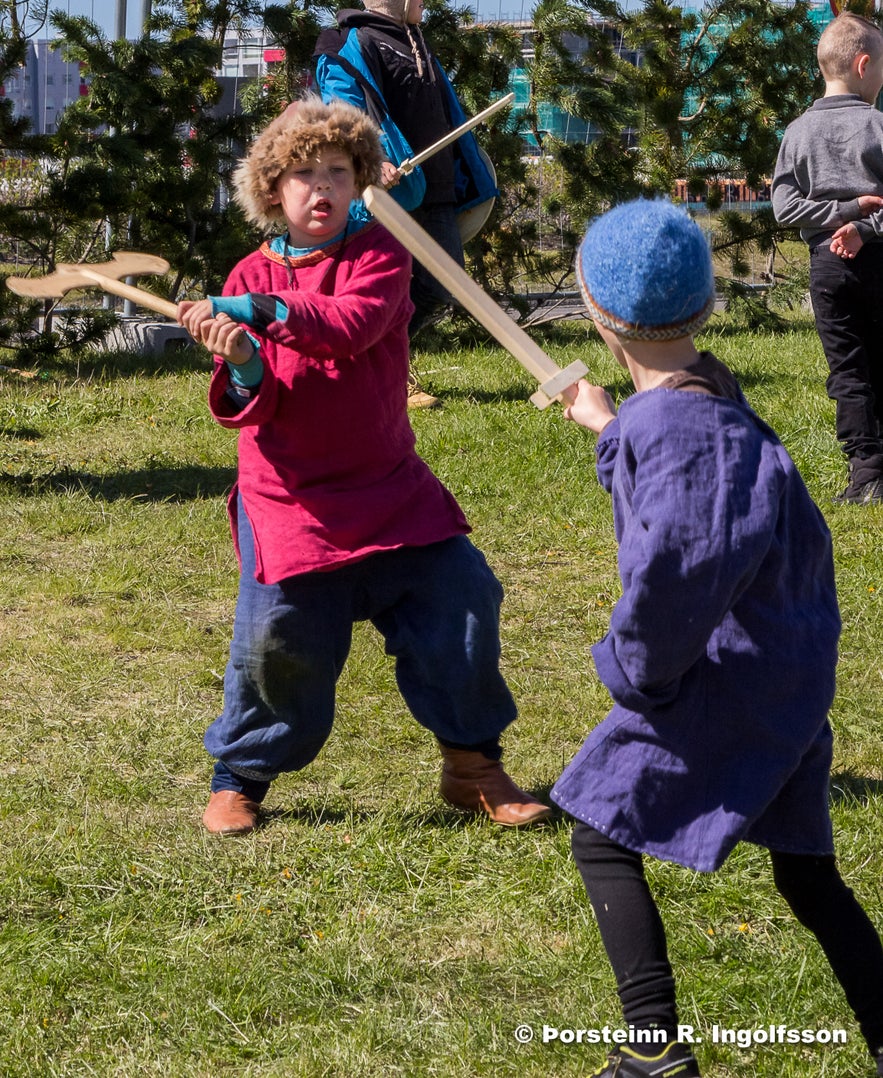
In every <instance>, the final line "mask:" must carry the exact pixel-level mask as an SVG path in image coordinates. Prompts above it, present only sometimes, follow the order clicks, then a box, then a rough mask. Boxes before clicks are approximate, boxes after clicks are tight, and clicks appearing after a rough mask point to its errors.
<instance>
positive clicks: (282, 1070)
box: [0, 324, 883, 1078]
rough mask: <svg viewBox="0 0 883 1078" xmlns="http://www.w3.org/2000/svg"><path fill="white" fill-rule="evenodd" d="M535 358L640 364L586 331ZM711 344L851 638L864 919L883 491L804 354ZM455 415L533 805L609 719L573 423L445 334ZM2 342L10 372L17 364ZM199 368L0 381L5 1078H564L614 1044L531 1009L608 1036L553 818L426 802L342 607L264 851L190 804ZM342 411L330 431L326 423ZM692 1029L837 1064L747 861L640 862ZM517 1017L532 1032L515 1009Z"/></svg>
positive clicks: (604, 988) (834, 1023)
mask: <svg viewBox="0 0 883 1078" xmlns="http://www.w3.org/2000/svg"><path fill="white" fill-rule="evenodd" d="M543 343H544V346H545V347H546V348H547V350H548V351H549V352H550V353H551V354H552V355H553V357H554V358H555V359H556V361H557V362H558V363H560V364H561V365H562V366H563V365H565V364H566V363H569V362H571V361H572V360H574V359H576V358H578V357H579V358H584V359H585V360H586V361H587V362H588V363H589V366H590V368H591V370H592V372H593V376H594V377H595V378H596V379H597V380H599V381H601V382H603V383H604V384H605V385H607V386H608V387H610V388H611V391H612V392H613V393H614V395H615V396H622V395H624V394H625V393H627V392H628V387H627V384H626V379H625V376H624V375H623V374H622V373H621V372H619V370H618V369H617V368H616V367H615V365H614V364H613V363H612V361H611V360H610V359H608V358H607V357H606V355H605V353H604V352H603V349H602V346H601V344H600V342H599V341H598V339H597V337H596V336H594V335H593V334H591V335H590V334H589V332H588V330H587V324H575V325H569V326H563V327H558V328H556V329H553V330H551V331H550V332H549V334H548V336H547V337H546V338H545V339H544V341H543ZM700 343H701V344H702V345H703V346H705V347H711V348H713V349H714V350H715V351H717V353H718V354H719V355H720V357H721V358H722V359H724V360H725V361H727V362H729V363H730V364H731V365H732V366H733V367H734V369H735V370H736V372H737V373H738V374H739V376H740V378H741V380H742V383H743V386H744V388H745V391H746V393H747V395H748V397H749V399H750V400H751V401H752V402H753V404H754V405H755V407H756V408H757V409H758V411H759V412H760V413H761V414H762V415H763V416H764V417H765V418H767V419H768V420H769V421H770V422H772V424H773V425H774V426H775V427H776V428H777V429H778V430H779V432H780V434H781V436H782V438H783V440H784V442H785V444H786V445H787V447H788V448H789V449H790V451H791V452H792V454H793V455H794V457H795V459H796V460H797V462H798V464H799V465H800V467H801V469H802V471H803V473H804V475H805V478H806V480H807V482H808V484H809V486H810V489H811V491H812V492H813V494H814V495H815V496H816V498H817V499H818V501H819V503H820V505H821V506H822V508H823V511H824V512H825V515H826V517H827V519H828V521H829V523H830V526H831V528H832V531H833V533H834V537H835V544H836V547H835V548H836V556H837V566H838V578H839V588H840V597H841V603H842V608H843V618H844V635H843V641H842V661H841V669H840V682H839V693H838V697H837V701H836V704H835V708H834V712H833V715H832V720H833V723H834V726H835V730H836V734H837V751H836V758H835V781H834V788H833V791H832V798H833V801H832V803H833V812H834V819H835V827H836V833H837V839H838V842H839V848H840V857H841V862H842V867H843V871H844V874H845V875H846V877H847V879H848V880H849V882H850V883H851V885H852V886H854V888H855V889H856V891H857V893H858V894H859V896H860V897H861V898H862V900H863V901H864V903H865V904H866V906H867V908H868V909H869V911H870V913H871V915H872V917H873V918H874V920H875V923H876V924H877V925H878V927H879V928H881V929H883V911H881V874H880V865H881V861H883V804H881V791H883V767H881V749H880V746H881V741H883V669H881V653H883V621H881V595H883V553H881V550H883V541H881V537H883V509H881V508H865V507H851V506H846V507H835V506H833V505H832V504H831V500H830V499H831V495H832V494H834V493H836V492H837V491H838V490H839V489H840V488H841V487H842V486H843V485H844V481H845V468H844V466H843V463H842V460H841V458H840V454H839V450H838V448H837V446H836V443H835V441H834V438H833V408H832V406H831V404H830V402H829V401H828V400H827V399H826V397H825V395H824V387H823V382H824V375H823V360H822V355H821V349H820V347H819V345H818V341H817V338H816V337H815V334H814V332H813V331H812V330H811V328H809V327H808V326H804V325H798V326H797V327H796V328H795V330H794V331H793V332H792V333H790V334H789V335H786V336H779V337H748V336H746V335H742V334H739V333H737V332H731V331H727V330H725V329H722V328H717V329H715V328H714V324H713V325H712V328H711V329H710V330H709V332H707V333H706V334H705V335H704V336H703V337H702V338H701V341H700ZM418 360H419V366H420V369H421V374H422V380H423V381H424V382H425V384H426V385H427V386H428V387H429V388H431V389H432V390H434V391H435V392H437V393H438V394H439V395H440V396H441V397H442V399H443V401H444V408H443V409H442V410H439V411H430V412H423V413H418V414H415V415H414V416H413V421H414V425H415V428H416V430H417V434H418V438H419V445H420V449H421V452H422V453H423V455H424V456H425V457H426V458H427V460H428V461H429V462H430V463H431V464H432V466H433V467H434V468H435V469H436V471H437V472H438V474H439V475H440V476H441V477H442V478H443V479H444V480H445V481H446V482H447V483H448V484H449V486H450V487H451V489H452V490H453V491H454V492H455V493H456V495H457V496H458V498H459V499H460V501H461V503H462V505H463V506H464V508H465V510H466V511H467V513H468V515H469V517H470V519H471V521H472V523H473V525H474V528H475V531H474V539H475V541H476V543H477V544H478V546H479V547H480V548H481V549H482V550H483V551H484V552H485V554H486V555H487V557H488V559H489V561H490V562H491V564H492V566H493V567H494V569H495V570H496V572H497V574H498V575H499V577H500V578H501V580H502V581H503V583H504V585H505V587H506V592H507V600H506V604H505V606H504V615H503V638H504V663H505V670H506V674H507V676H508V678H509V680H510V683H511V686H512V688H513V691H514V693H515V695H516V698H517V700H518V702H519V706H520V710H521V716H520V718H519V720H518V722H517V723H516V724H515V725H514V726H513V727H512V728H511V730H510V731H509V732H508V733H507V735H506V738H505V747H506V760H507V763H508V767H509V769H510V771H511V772H512V773H513V775H514V776H515V777H516V779H517V780H519V781H520V782H522V784H523V785H525V786H527V787H529V788H531V789H534V790H536V791H538V792H539V793H540V794H541V795H544V794H545V793H546V792H547V790H548V788H549V787H550V786H551V785H552V783H553V782H554V780H555V779H556V777H557V776H558V774H559V772H560V771H561V769H562V766H563V765H564V764H565V763H566V762H567V761H568V760H569V759H570V758H571V756H572V755H573V753H574V752H575V751H576V749H577V748H578V746H579V745H580V744H581V742H582V740H583V738H584V736H585V734H586V732H587V731H588V730H589V728H590V727H591V726H593V725H594V724H595V723H596V722H598V721H599V720H600V719H601V718H602V717H603V715H604V714H605V710H606V708H607V696H606V692H605V690H604V689H603V687H602V686H601V685H600V684H599V683H598V681H597V680H596V678H595V676H594V672H593V667H592V664H591V660H590V655H589V647H590V645H591V644H592V643H593V642H594V641H595V640H596V639H597V638H598V637H599V636H600V635H601V634H602V633H603V632H604V628H605V625H606V623H607V620H608V617H609V613H610V609H611V607H612V605H613V603H614V602H615V600H616V596H617V592H618V582H617V576H616V566H615V559H616V548H615V542H614V538H613V533H612V526H611V514H610V507H609V501H608V498H607V496H606V495H605V494H604V493H603V491H601V489H600V488H599V487H598V486H597V483H596V481H595V478H594V466H593V445H594V439H593V438H592V437H591V436H590V435H588V434H587V433H586V432H585V431H583V430H581V429H580V428H578V427H576V426H574V425H573V424H567V423H564V422H562V420H561V416H560V410H559V409H558V408H557V407H553V408H552V409H549V410H548V411H546V412H539V411H537V410H535V409H534V408H533V407H532V406H531V405H530V404H529V403H528V402H527V397H528V396H529V393H530V392H532V389H533V388H534V387H533V386H532V385H531V382H530V379H529V378H528V377H527V376H526V375H524V374H523V373H522V372H521V371H520V369H519V368H518V367H517V365H516V364H515V362H514V361H513V360H511V359H510V358H509V357H508V356H507V355H505V354H504V353H502V352H501V351H500V350H498V349H495V348H490V347H487V346H483V345H477V346H473V345H472V344H471V343H470V342H468V341H462V342H460V343H458V341H457V339H456V338H455V337H454V335H453V333H449V334H448V335H447V339H446V341H445V342H444V346H443V347H442V346H441V345H440V346H439V348H438V350H435V351H431V352H430V351H424V352H422V353H421V354H420V355H419V356H418ZM10 362H13V363H14V360H10ZM207 367H208V363H207V360H206V357H204V356H201V355H200V354H198V353H195V352H194V353H187V354H179V355H178V356H176V357H172V358H170V359H169V360H168V362H167V363H166V364H164V363H163V362H158V363H157V364H156V365H155V366H151V367H148V364H147V361H145V360H144V359H139V360H133V359H120V360H119V361H116V360H113V361H107V360H103V361H102V363H100V364H98V365H97V366H95V367H94V368H91V367H88V366H87V365H84V364H81V365H80V367H79V369H78V371H73V370H71V371H65V369H64V368H63V367H59V368H57V369H55V370H52V371H48V372H44V373H43V374H42V376H41V377H39V378H34V379H26V378H22V377H20V376H18V375H15V374H9V373H7V374H3V373H2V372H0V391H2V392H0V452H2V458H3V467H2V477H0V478H2V482H0V528H2V535H3V538H4V542H3V548H2V552H0V559H2V567H3V573H2V577H0V607H2V621H0V634H2V654H3V656H4V664H3V681H2V719H0V721H2V723H3V727H4V729H3V737H2V739H0V766H2V771H3V774H4V782H3V787H2V795H0V866H2V867H0V908H2V914H3V920H2V927H0V1000H2V1004H0V1008H2V1011H0V1013H2V1019H3V1021H2V1029H3V1036H2V1038H0V1073H2V1074H3V1075H5V1076H8V1078H20V1076H21V1078H23V1076H34V1078H46V1076H74V1075H76V1076H81V1075H84V1076H93V1075H94V1076H111V1075H112V1076H119V1078H123V1076H124V1078H133V1076H135V1075H138V1076H147V1075H163V1076H170V1078H197V1076H198V1078H214V1076H219V1078H220V1076H230V1078H233V1076H237V1078H238V1076H248V1078H257V1076H262V1078H263V1076H280V1078H281V1076H283V1075H284V1076H297V1078H320V1076H335V1078H397V1076H405V1078H412V1076H413V1078H418V1076H430V1075H431V1076H440V1078H469V1076H474V1075H476V1076H477V1075H489V1076H510V1075H511V1076H513V1078H516V1076H517V1078H569V1076H577V1075H584V1074H587V1073H589V1072H591V1070H592V1069H593V1067H594V1066H597V1065H599V1063H600V1060H601V1057H602V1056H603V1049H602V1048H599V1047H598V1046H597V1045H596V1046H591V1045H578V1044H564V1043H561V1042H560V1041H557V1042H550V1043H542V1028H543V1026H544V1025H547V1026H553V1027H557V1028H568V1029H578V1028H582V1029H600V1028H602V1027H603V1026H604V1025H605V1024H607V1025H609V1026H611V1027H612V1028H617V1029H618V1028H620V1026H621V1021H620V1018H619V1011H618V1006H617V1000H616V996H615V992H614V988H613V984H612V977H611V975H610V973H609V970H608V967H607V964H606V959H605V958H604V956H603V953H602V950H601V946H600V942H599V939H598V935H597V932H596V929H595V927H594V923H593V918H592V915H591V912H590V910H589V908H588V904H587V902H586V900H585V896H584V893H583V891H582V885H581V883H580V882H579V879H578V877H577V874H576V871H575V869H574V866H573V864H572V861H571V859H570V854H569V841H568V840H569V828H568V825H567V823H566V821H564V820H562V819H557V820H556V821H555V822H553V823H552V824H551V825H549V826H546V827H545V828H542V829H537V830H534V831H528V832H525V833H517V832H513V831H509V830H505V829H498V828H495V827H494V826H493V825H490V824H486V823H484V822H482V821H476V820H471V819H464V818H463V817H461V816H460V815H458V814H456V813H455V812H453V811H449V810H448V809H447V808H446V807H445V806H444V805H442V804H441V803H440V801H439V799H438V797H437V795H436V789H435V788H436V783H437V775H438V770H439V761H438V758H437V753H436V750H435V747H434V744H433V742H432V739H431V738H430V737H429V735H428V734H427V733H426V732H425V731H424V730H422V729H421V728H419V727H418V726H417V725H416V724H415V723H414V722H413V720H412V719H411V718H410V717H409V715H408V714H407V712H406V710H405V708H404V705H403V704H402V701H401V699H400V698H399V697H398V695H397V693H396V690H395V685H394V680H393V674H392V669H391V667H390V663H389V660H387V658H386V657H385V656H384V654H383V649H382V646H381V645H380V642H379V640H378V638H377V637H376V635H375V634H373V632H372V631H371V630H369V629H367V628H365V627H363V626H362V627H360V629H359V631H358V632H357V633H356V638H355V644H354V649H353V653H352V655H351V658H350V661H349V664H348V666H347V669H346V671H345V674H344V677H343V679H342V681H341V684H340V693H339V715H338V720H337V725H336V728H335V732H334V735H333V737H332V739H331V741H330V742H329V744H328V745H327V747H326V749H325V750H324V752H323V753H322V755H321V756H320V758H319V760H318V761H317V762H316V763H315V764H314V765H313V766H311V767H310V768H309V769H308V770H307V771H305V772H304V773H302V774H300V775H293V776H289V777H287V778H284V779H281V780H279V781H278V782H277V783H276V784H275V786H274V789H273V790H272V791H271V793H270V796H269V798H268V801H267V803H266V805H267V809H268V818H267V822H266V825H265V826H264V827H262V828H261V829H260V830H259V831H258V832H257V833H256V834H255V835H254V836H252V837H250V838H247V839H239V840H218V839H215V838H212V837H211V836H209V835H207V834H205V833H204V832H203V831H202V829H201V827H200V823H199V819H200V815H201V813H202V809H203V807H204V802H205V799H206V795H207V787H208V779H209V773H210V767H211V763H210V760H209V758H208V757H207V756H206V754H205V752H204V750H203V749H202V746H201V737H202V732H203V730H204V728H205V726H206V725H207V724H208V723H209V722H210V721H211V720H212V719H213V718H214V716H215V715H216V713H217V711H218V709H219V707H220V702H221V675H222V672H223V668H224V663H225V658H226V650H227V644H228V637H229V632H230V627H231V623H232V614H233V603H234V599H235V594H236V583H237V582H236V570H235V564H234V559H233V555H232V549H231V545H230V542H229V537H228V531H227V523H226V518H225V511H224V496H225V491H226V490H227V488H228V486H229V484H230V482H231V479H232V475H233V468H234V459H235V440H234V437H233V436H231V434H229V433H228V432H225V431H222V430H221V429H220V428H218V427H216V426H215V425H213V424H212V422H211V421H210V419H209V417H208V414H207V409H206V405H205V393H206V386H207V373H206V371H207ZM329 422H333V416H331V417H329ZM649 872H650V877H651V881H652V884H653V886H654V889H655V890H656V892H657V894H658V895H659V897H660V904H661V909H662V912H663V917H664V919H665V921H666V924H667V926H668V929H669V932H670V945H671V952H672V960H673V962H674V964H675V967H676V973H677V974H678V976H679V980H680V999H681V1011H682V1019H683V1021H684V1022H685V1023H688V1024H690V1025H693V1026H695V1027H696V1033H697V1035H698V1036H701V1037H703V1042H702V1043H701V1044H700V1045H698V1053H699V1057H700V1061H701V1063H702V1065H703V1073H705V1074H707V1075H710V1076H712V1078H729V1076H735V1075H744V1076H750V1078H808V1076H811V1078H818V1076H825V1078H858V1076H862V1075H865V1074H869V1073H870V1069H869V1068H868V1066H867V1064H866V1061H865V1056H864V1050H863V1045H862V1043H861V1041H860V1038H859V1037H858V1034H857V1031H856V1028H855V1025H854V1023H853V1021H852V1020H851V1016H850V1015H849V1013H848V1010H847V1007H846V1005H845V1003H844V1001H843V1000H842V997H841V995H840V993H839V989H838V988H837V986H836V985H835V984H834V983H833V982H832V978H831V976H830V974H829V972H828V969H827V966H826V965H825V963H824V961H823V960H822V958H821V956H820V954H819V952H818V950H817V948H816V946H815V945H814V942H813V941H812V940H810V939H808V938H807V936H806V934H805V933H804V932H803V931H802V930H801V929H800V928H799V927H798V926H797V925H796V924H795V923H794V922H793V921H792V920H791V919H790V916H789V915H788V913H787V912H786V910H785V908H784V906H783V904H782V902H781V901H780V900H779V899H778V897H777V896H776V893H775V891H774V889H773V887H772V882H771V879H770V876H769V873H768V871H767V859H766V856H765V854H764V853H763V851H761V850H758V849H754V848H750V847H744V848H740V849H739V850H737V852H736V853H735V854H734V855H733V857H732V858H731V859H730V861H729V862H728V863H727V865H726V866H725V867H724V869H723V870H722V871H721V872H720V873H719V874H717V875H715V876H703V875H699V874H696V873H692V872H689V871H686V870H683V869H679V868H676V867H673V866H668V865H656V864H652V865H651V867H650V870H649ZM523 1024H527V1025H530V1026H532V1027H533V1028H534V1030H535V1037H534V1039H533V1041H532V1042H531V1043H518V1041H517V1040H516V1036H515V1030H516V1027H518V1026H520V1025H523ZM780 1024H784V1025H786V1026H788V1027H789V1028H797V1029H803V1028H807V1029H812V1030H833V1029H840V1028H842V1029H845V1030H846V1031H847V1034H848V1042H847V1044H846V1045H840V1046H816V1045H809V1046H805V1045H798V1046H790V1045H785V1046H782V1045H775V1046H765V1045H758V1046H756V1047H747V1048H743V1047H740V1046H738V1045H733V1044H719V1043H718V1044H715V1043H713V1027H714V1026H715V1025H718V1026H722V1027H728V1028H739V1029H754V1028H765V1027H767V1026H769V1025H780Z"/></svg>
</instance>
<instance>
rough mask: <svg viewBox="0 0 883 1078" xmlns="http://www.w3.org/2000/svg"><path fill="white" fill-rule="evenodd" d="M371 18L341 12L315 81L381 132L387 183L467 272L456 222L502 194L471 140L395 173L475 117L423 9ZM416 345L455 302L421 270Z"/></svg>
mask: <svg viewBox="0 0 883 1078" xmlns="http://www.w3.org/2000/svg"><path fill="white" fill-rule="evenodd" d="M365 7H366V8H367V10H366V11H357V10H352V9H347V10H343V11H341V12H339V14H338V17H337V21H338V26H337V27H336V28H332V29H330V30H325V31H323V33H322V34H321V35H320V36H319V40H318V42H317V44H316V51H315V59H316V81H317V83H318V87H319V90H320V92H321V94H322V98H323V100H325V101H326V102H327V101H330V100H331V99H332V98H342V99H343V100H345V101H348V102H350V103H351V104H353V105H356V106H357V107H358V108H361V109H363V110H364V111H366V112H367V113H368V114H369V115H370V116H371V117H372V118H373V119H374V120H375V121H376V122H377V123H378V125H379V126H380V128H381V131H382V140H381V141H382V144H383V148H384V151H385V153H386V155H387V161H386V162H385V163H384V169H383V182H384V183H385V184H386V185H387V186H388V187H389V188H390V193H391V194H392V196H393V197H394V198H395V199H396V200H397V201H398V202H399V204H400V205H402V206H403V207H404V208H405V209H407V210H408V211H409V212H410V213H411V214H412V215H413V217H414V219H415V220H416V221H417V222H418V223H419V224H420V225H421V226H422V227H423V228H424V229H425V230H426V231H427V232H428V233H429V234H430V235H431V236H432V237H433V239H435V240H436V242H437V243H439V244H440V245H441V246H442V247H443V248H444V249H445V250H446V251H447V252H448V254H450V255H451V257H452V258H454V259H455V260H456V261H457V262H458V263H459V264H460V265H461V266H462V265H463V244H462V240H461V235H460V228H459V227H458V223H457V218H458V215H459V214H461V213H463V212H464V211H466V210H468V209H471V208H473V207H475V206H477V205H479V204H481V203H483V202H487V201H488V199H491V198H493V197H494V196H495V195H496V194H497V190H496V184H495V180H494V177H493V175H492V173H491V171H490V169H489V168H488V167H487V164H486V163H485V161H484V160H482V157H481V155H480V152H479V149H478V143H477V142H476V140H475V138H474V136H473V135H472V134H471V133H467V134H466V135H464V136H462V137H461V138H459V139H458V140H457V141H456V142H455V143H453V144H452V145H451V146H449V147H446V148H445V149H443V150H439V151H438V152H437V153H436V154H434V155H433V156H432V157H430V158H429V159H428V160H427V161H426V162H425V163H424V164H423V165H422V166H420V167H419V168H417V169H414V171H413V172H411V173H410V174H409V175H407V176H401V175H400V174H399V173H398V170H397V166H398V165H399V164H401V162H402V161H404V160H406V159H407V158H410V157H413V156H414V155H415V154H417V153H419V152H420V151H421V150H424V149H426V147H427V146H431V145H432V144H433V143H434V142H437V141H438V140H439V139H440V138H443V137H444V136H445V135H446V134H448V132H449V131H451V130H452V128H454V127H457V126H459V124H461V123H463V122H464V121H465V120H466V119H467V117H466V114H465V113H464V111H463V108H462V106H461V105H460V103H459V101H458V100H457V96H456V94H455V92H454V89H453V87H452V85H451V82H450V80H449V79H448V77H447V75H446V74H445V72H444V70H443V69H442V67H441V65H440V64H439V62H438V60H437V59H436V57H435V56H434V55H433V53H432V51H431V50H430V48H429V46H428V45H427V44H426V41H425V39H424V37H423V34H422V32H421V30H420V21H421V19H422V17H423V0H365ZM411 299H412V301H413V303H414V314H413V316H412V318H411V322H410V325H409V335H410V336H411V337H412V338H413V336H414V335H415V333H417V332H418V330H420V329H421V328H422V327H423V326H425V325H426V324H427V323H428V322H430V321H431V320H432V319H433V317H434V316H435V315H436V314H437V312H438V311H439V309H440V308H442V307H444V306H445V305H447V304H448V303H449V302H450V296H449V295H448V294H447V292H446V291H445V289H444V288H443V287H442V285H441V284H440V283H439V282H438V281H437V280H436V279H435V278H434V277H433V276H432V275H431V274H430V273H429V271H428V270H426V269H424V267H423V266H421V265H419V264H418V263H417V262H415V263H414V275H413V278H412V283H411Z"/></svg>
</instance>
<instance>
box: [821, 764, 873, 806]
mask: <svg viewBox="0 0 883 1078" xmlns="http://www.w3.org/2000/svg"><path fill="white" fill-rule="evenodd" d="M881 796H883V781H881V780H880V779H869V778H867V777H866V776H864V775H853V774H852V772H851V771H841V772H839V773H838V774H836V775H832V776H831V800H832V801H833V802H834V803H835V804H837V803H849V802H852V803H855V802H858V803H859V804H861V805H866V804H867V803H868V802H869V801H871V800H873V799H875V798H878V797H881Z"/></svg>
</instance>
